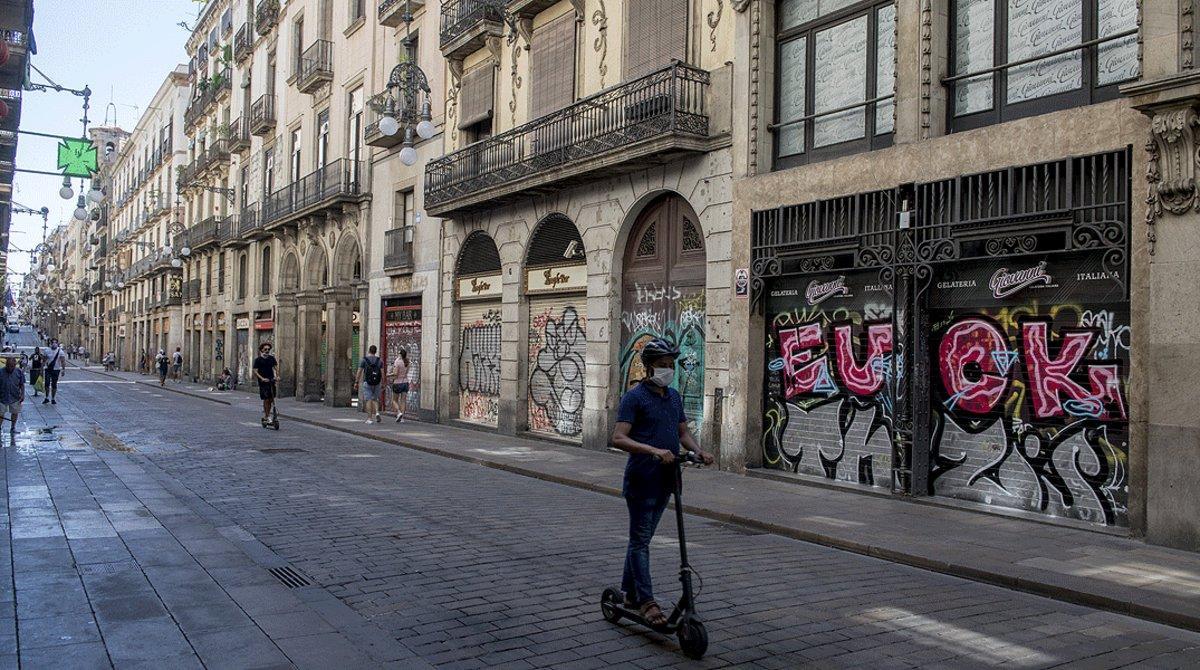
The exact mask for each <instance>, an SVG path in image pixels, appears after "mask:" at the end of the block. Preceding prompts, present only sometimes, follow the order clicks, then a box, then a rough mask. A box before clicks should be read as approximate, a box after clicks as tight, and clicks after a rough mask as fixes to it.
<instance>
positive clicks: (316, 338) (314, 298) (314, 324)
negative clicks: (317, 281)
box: [296, 291, 325, 402]
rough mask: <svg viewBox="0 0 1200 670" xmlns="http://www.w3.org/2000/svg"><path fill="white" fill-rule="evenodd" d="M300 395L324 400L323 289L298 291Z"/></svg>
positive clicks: (312, 400) (297, 382) (302, 397)
mask: <svg viewBox="0 0 1200 670" xmlns="http://www.w3.org/2000/svg"><path fill="white" fill-rule="evenodd" d="M296 299H297V301H298V302H299V306H298V308H297V310H296V322H297V328H296V330H297V335H296V337H297V341H298V342H297V343H298V346H297V347H296V384H297V386H296V396H297V397H298V398H299V399H300V400H302V401H304V402H319V401H320V400H321V382H322V381H323V380H322V378H321V364H320V356H321V310H322V309H324V307H325V302H324V296H322V295H321V292H320V291H302V292H300V293H297V294H296Z"/></svg>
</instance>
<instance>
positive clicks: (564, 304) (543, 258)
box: [525, 214, 587, 440]
mask: <svg viewBox="0 0 1200 670" xmlns="http://www.w3.org/2000/svg"><path fill="white" fill-rule="evenodd" d="M525 295H526V296H527V297H528V300H529V358H528V359H527V360H528V363H529V409H528V422H529V430H530V431H532V432H536V433H545V434H547V435H553V436H556V437H564V438H567V439H571V440H581V439H582V438H583V409H584V402H583V398H584V388H583V385H584V368H585V365H586V364H585V361H586V358H587V256H586V255H585V254H584V249H583V238H581V237H580V235H579V230H578V229H577V228H576V227H575V224H574V223H573V222H572V221H571V220H570V219H569V218H567V217H566V216H563V215H562V214H551V215H549V216H547V217H545V218H543V219H542V220H541V221H540V222H539V223H538V225H537V228H535V229H534V231H533V235H531V236H530V240H529V250H528V252H527V253H526V256H525Z"/></svg>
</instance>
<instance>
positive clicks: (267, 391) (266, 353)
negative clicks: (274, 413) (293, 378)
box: [251, 342, 279, 425]
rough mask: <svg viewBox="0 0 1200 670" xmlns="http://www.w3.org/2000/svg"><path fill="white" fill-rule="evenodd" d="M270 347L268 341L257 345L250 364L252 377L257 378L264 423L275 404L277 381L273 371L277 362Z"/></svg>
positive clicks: (269, 417)
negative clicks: (252, 370)
mask: <svg viewBox="0 0 1200 670" xmlns="http://www.w3.org/2000/svg"><path fill="white" fill-rule="evenodd" d="M271 348H272V347H271V343H270V342H263V343H262V344H260V345H258V356H257V357H255V359H254V363H253V364H252V366H251V367H252V368H253V369H254V378H255V379H257V380H258V397H259V399H260V400H262V405H263V415H262V422H263V424H264V425H265V424H266V423H267V422H268V421H270V420H271V409H272V408H273V407H274V404H275V388H276V386H275V385H276V384H277V383H278V382H279V379H278V377H277V376H276V373H275V371H276V369H277V368H278V367H279V364H278V363H277V362H276V361H275V356H274V355H272V354H271Z"/></svg>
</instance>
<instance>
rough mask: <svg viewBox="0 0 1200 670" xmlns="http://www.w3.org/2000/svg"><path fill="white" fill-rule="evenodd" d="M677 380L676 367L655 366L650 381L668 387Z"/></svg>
mask: <svg viewBox="0 0 1200 670" xmlns="http://www.w3.org/2000/svg"><path fill="white" fill-rule="evenodd" d="M673 381H675V368H654V372H653V373H651V374H650V383H652V384H655V385H657V386H661V387H663V388H666V387H668V386H670V385H671V382H673Z"/></svg>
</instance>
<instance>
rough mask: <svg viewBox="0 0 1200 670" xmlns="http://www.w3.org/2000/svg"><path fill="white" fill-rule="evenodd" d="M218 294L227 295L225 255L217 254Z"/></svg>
mask: <svg viewBox="0 0 1200 670" xmlns="http://www.w3.org/2000/svg"><path fill="white" fill-rule="evenodd" d="M217 293H218V294H219V295H225V254H224V253H219V254H217Z"/></svg>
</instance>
